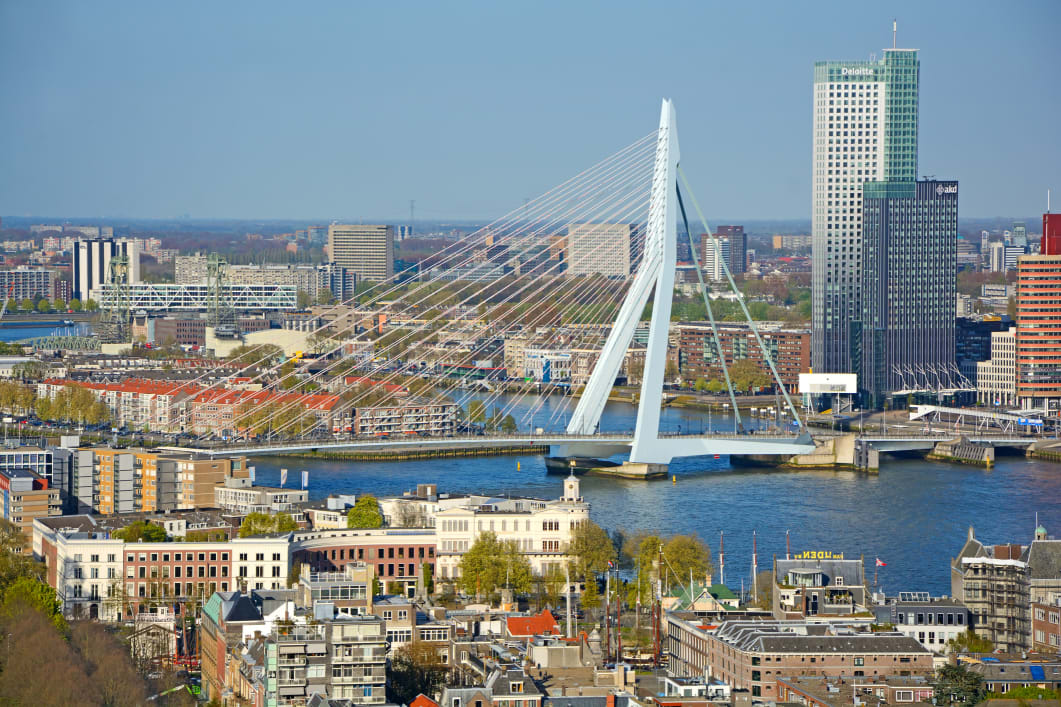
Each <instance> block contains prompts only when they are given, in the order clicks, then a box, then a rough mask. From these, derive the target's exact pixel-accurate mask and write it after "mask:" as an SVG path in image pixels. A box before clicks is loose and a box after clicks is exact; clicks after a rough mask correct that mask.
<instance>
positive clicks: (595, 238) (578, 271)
mask: <svg viewBox="0 0 1061 707" xmlns="http://www.w3.org/2000/svg"><path fill="white" fill-rule="evenodd" d="M597 273H599V274H601V275H604V276H605V277H627V276H629V275H630V224H627V223H572V224H569V225H568V227H567V274H568V275H592V274H597Z"/></svg>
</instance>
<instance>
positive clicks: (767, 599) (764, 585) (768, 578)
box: [752, 570, 774, 611]
mask: <svg viewBox="0 0 1061 707" xmlns="http://www.w3.org/2000/svg"><path fill="white" fill-rule="evenodd" d="M755 584H756V587H755V590H756V593H755V596H754V597H752V603H753V604H755V605H756V606H757V607H759V608H760V609H764V610H766V611H770V610H771V609H772V608H773V606H774V573H773V572H772V571H770V570H766V571H765V572H760V573H759V574H758V575H757V576H756V580H755Z"/></svg>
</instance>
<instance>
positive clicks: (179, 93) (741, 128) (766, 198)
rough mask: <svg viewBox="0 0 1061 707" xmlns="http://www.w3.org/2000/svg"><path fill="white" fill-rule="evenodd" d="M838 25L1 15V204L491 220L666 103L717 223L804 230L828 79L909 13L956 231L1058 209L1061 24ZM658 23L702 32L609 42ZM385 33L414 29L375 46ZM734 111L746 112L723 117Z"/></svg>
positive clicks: (799, 19)
mask: <svg viewBox="0 0 1061 707" xmlns="http://www.w3.org/2000/svg"><path fill="white" fill-rule="evenodd" d="M839 7H840V6H839V5H837V6H830V7H826V8H815V10H814V11H813V12H807V11H805V10H804V9H803V8H795V7H789V6H786V5H780V4H771V3H767V4H765V5H764V6H762V7H760V8H754V9H748V8H721V7H713V6H712V7H706V8H701V7H690V6H686V5H683V4H671V5H668V6H667V7H666V8H664V10H663V11H662V12H661V13H659V15H648V14H647V11H640V10H638V9H636V8H634V7H633V6H629V5H621V6H618V7H616V8H614V12H609V13H599V12H595V11H593V10H592V9H591V8H589V7H575V8H571V9H569V10H568V11H567V12H566V13H565V14H564V15H562V16H560V17H562V19H563V20H564V22H562V23H560V24H558V23H557V22H556V21H555V19H556V18H557V17H558V16H559V15H558V13H557V12H555V11H554V12H539V13H537V14H534V13H520V12H519V11H518V9H515V8H505V9H501V8H496V7H490V6H474V5H465V6H462V7H459V8H453V9H449V10H447V11H446V16H444V17H435V16H434V15H435V13H438V12H440V10H439V9H437V8H431V7H424V8H421V9H420V10H419V11H418V13H417V14H416V15H415V16H412V19H415V20H416V21H411V19H410V17H409V16H404V15H400V14H398V13H397V12H395V11H393V10H391V9H388V8H369V7H361V6H357V7H353V6H338V5H336V6H326V7H325V9H324V10H323V11H322V12H320V13H318V15H315V16H313V17H301V16H295V14H296V13H291V15H290V16H289V15H288V14H287V11H285V10H284V9H283V8H280V7H279V6H277V7H274V8H270V11H269V12H261V13H256V14H253V15H252V14H250V13H246V12H241V11H240V9H239V8H233V7H229V8H221V9H218V10H216V12H215V13H214V15H212V22H211V23H210V24H209V25H200V24H199V22H198V20H197V16H196V15H195V13H189V12H181V11H173V10H159V9H157V8H155V9H145V8H138V7H135V6H131V7H122V8H121V12H119V6H117V5H104V6H102V9H100V7H99V6H93V8H92V10H87V9H86V8H82V7H79V6H77V5H73V4H69V5H68V4H58V5H45V6H43V7H41V6H27V5H22V6H19V5H14V6H5V7H4V8H3V9H2V10H0V13H2V15H0V16H2V17H3V20H4V21H3V22H2V23H0V26H2V27H6V28H16V27H17V28H19V32H18V33H15V32H11V36H6V37H4V42H2V45H3V49H0V51H2V52H3V56H4V61H2V62H0V65H3V66H6V67H15V66H17V67H19V68H20V71H18V72H15V71H10V72H6V73H4V74H0V83H2V85H4V87H5V88H6V89H7V91H6V95H7V98H8V100H9V103H11V104H12V105H16V106H20V107H21V110H18V111H16V112H15V114H14V115H13V117H12V122H11V127H10V128H9V130H7V131H5V133H4V142H3V143H2V144H0V148H2V149H4V152H5V154H6V155H8V164H7V167H8V168H7V169H6V170H4V172H3V174H2V175H0V194H2V195H3V196H2V197H0V212H2V213H4V214H5V215H11V216H30V215H39V216H45V215H57V214H58V215H69V216H74V215H80V216H82V217H86V218H92V217H95V218H106V217H114V218H168V217H172V216H173V215H174V214H189V215H191V216H192V218H201V219H217V218H225V219H228V218H232V219H246V218H259V219H268V220H272V219H314V220H332V219H336V220H346V221H355V222H356V220H357V219H358V218H365V219H381V220H387V221H395V220H399V219H402V220H404V219H405V217H406V216H407V214H408V211H409V200H410V199H415V200H416V213H417V216H418V218H423V219H427V220H448V219H479V218H490V217H493V216H496V215H499V214H501V213H505V212H507V211H509V210H511V209H513V208H515V207H517V206H518V205H519V203H520V202H521V201H522V200H523V199H524V198H526V197H530V196H534V195H535V194H538V193H541V192H543V191H545V190H547V189H549V188H550V187H551V186H553V185H554V184H556V183H558V182H560V181H562V180H564V179H566V178H567V177H569V176H570V175H571V174H574V173H575V172H577V171H579V170H581V169H583V168H584V167H586V166H588V165H589V164H592V163H593V162H595V161H597V160H599V159H601V158H603V157H604V156H606V155H608V154H610V153H612V152H614V151H615V150H617V149H620V148H621V147H622V146H623V145H625V144H628V143H629V141H630V139H631V136H634V135H638V134H641V132H639V131H642V130H643V129H644V128H645V127H646V126H650V125H651V120H652V114H653V112H654V106H655V105H656V103H657V101H658V100H659V97H660V96H661V95H667V96H670V97H672V98H673V99H674V100H675V101H676V105H677V106H678V109H679V112H680V114H681V115H682V116H683V121H684V122H683V125H684V126H686V127H685V129H684V130H683V134H684V135H685V144H684V145H683V156H684V157H685V160H684V163H683V164H684V167H685V170H686V171H687V172H688V173H689V175H690V177H691V178H692V180H693V183H694V185H696V186H697V188H698V189H699V190H700V191H701V192H702V193H703V196H702V197H701V198H703V199H704V201H705V202H706V204H705V205H706V206H707V209H708V212H709V217H711V218H714V214H716V213H717V214H718V218H719V219H720V220H731V221H732V220H737V218H743V219H744V220H750V219H753V218H754V219H762V220H770V219H793V218H794V219H799V218H809V216H810V214H809V213H808V207H807V201H808V199H807V196H809V195H810V192H811V188H810V187H811V176H812V175H811V170H810V169H808V165H807V163H808V160H807V158H808V156H810V154H811V145H810V144H809V142H808V140H807V139H806V135H807V132H808V131H809V127H810V124H811V117H812V106H811V96H810V95H809V92H808V91H807V90H806V85H807V82H808V80H809V77H810V76H811V74H812V72H813V64H814V62H815V61H820V60H831V59H851V60H858V59H862V60H865V59H868V58H869V56H868V55H867V53H869V52H873V53H876V54H877V56H878V57H879V56H880V54H881V51H882V49H884V48H885V47H888V46H890V44H891V22H892V19H893V17H896V18H898V22H899V31H898V46H900V47H916V48H918V49H919V50H920V54H921V58H922V60H923V66H924V67H925V69H924V70H923V75H922V77H921V80H922V84H923V88H924V91H923V95H924V96H925V99H924V101H923V104H922V106H921V126H922V127H921V137H922V146H923V147H922V150H921V159H920V164H919V168H920V171H921V172H923V173H926V174H934V175H936V176H937V177H938V178H941V179H958V180H960V181H962V183H963V196H964V197H965V199H964V200H963V207H962V213H963V216H964V217H992V216H1002V217H1005V216H1020V215H1028V214H1034V213H1036V212H1041V211H1042V210H1043V209H1044V207H1045V196H1046V190H1047V189H1048V188H1050V187H1051V186H1056V183H1058V182H1059V181H1061V180H1057V176H1058V175H1057V166H1056V163H1055V162H1051V161H1050V160H1048V159H1043V158H1042V156H1043V155H1049V154H1056V153H1057V151H1058V147H1059V145H1058V136H1057V133H1056V131H1055V130H1052V129H1051V128H1050V124H1049V119H1050V116H1051V115H1056V113H1057V108H1058V98H1057V96H1056V94H1055V93H1052V92H1049V91H1041V90H1037V87H1038V86H1042V85H1046V82H1048V81H1049V78H1050V77H1049V67H1050V66H1052V65H1056V63H1057V62H1056V49H1054V48H1053V46H1052V44H1051V43H1050V41H1049V34H1048V33H1049V28H1050V27H1051V26H1056V22H1051V21H1050V17H1051V16H1053V17H1056V16H1057V15H1058V13H1059V10H1058V7H1057V6H1056V5H1054V4H1051V3H1022V4H1020V5H1017V6H1016V10H1017V11H1014V7H1007V8H999V7H995V6H991V5H987V4H977V5H974V6H972V7H970V6H969V5H967V4H962V5H958V4H936V5H932V6H930V7H927V8H925V7H921V6H917V5H914V4H901V5H898V6H890V7H888V8H885V9H879V10H877V9H874V8H854V9H851V8H845V9H844V11H843V12H837V11H836V10H837V9H838V8H839ZM764 9H767V10H768V11H769V16H770V17H771V18H772V21H771V22H768V23H762V22H761V18H762V16H763V10H764ZM517 15H518V17H517ZM667 17H675V18H677V17H685V18H686V20H685V21H683V22H681V23H673V25H667V26H666V29H667V30H668V31H670V32H671V34H670V35H668V36H669V37H670V40H671V41H666V40H661V41H659V42H650V43H633V44H632V43H629V42H618V43H616V42H610V41H609V42H605V41H603V39H602V40H596V39H594V35H593V32H596V34H597V35H599V36H600V37H602V38H603V37H609V36H615V35H616V34H617V33H619V34H621V33H623V32H631V31H633V29H634V28H635V27H637V28H640V27H642V26H645V25H644V23H645V22H646V21H652V22H655V23H659V22H661V20H662V19H665V18H667ZM514 19H519V21H520V22H521V23H523V24H524V27H523V31H524V33H525V36H531V37H541V38H542V39H541V41H539V42H537V43H534V44H531V45H529V46H528V47H527V49H526V51H522V52H521V51H514V50H513V49H512V46H511V43H510V42H508V41H501V37H503V36H504V35H505V33H504V32H498V31H495V29H494V28H495V27H496V28H501V27H507V26H508V25H509V23H510V22H512V21H513V20H514ZM372 26H378V27H385V28H386V27H392V28H393V27H397V28H400V29H401V30H402V32H403V33H402V34H399V35H397V36H396V35H394V34H393V33H387V32H382V33H375V34H374V33H371V32H364V31H362V30H361V29H360V28H362V27H372ZM649 26H651V25H649ZM450 27H452V28H453V32H454V34H453V35H452V36H450V35H447V34H446V29H447V28H450ZM724 27H728V28H729V29H727V30H725V31H716V30H718V29H720V28H724ZM45 29H46V30H47V32H48V34H47V42H46V45H47V46H48V50H47V51H41V50H40V47H41V46H43V45H42V44H41V40H42V39H43V38H44V37H45V35H44V34H43V32H44V31H45ZM163 29H165V30H167V31H163ZM590 30H592V32H590V34H589V35H587V31H590ZM0 32H3V30H0ZM300 36H301V37H303V38H305V42H306V44H305V48H306V50H305V51H296V49H297V46H298V42H297V37H300ZM587 36H588V37H589V38H588V39H587ZM704 37H707V38H709V39H710V40H711V41H710V42H708V43H706V44H704V43H703V39H704ZM742 37H755V38H756V44H755V45H747V44H743V43H741V41H740V39H739V38H742ZM576 38H578V40H579V41H578V42H575V41H574V40H575V39H576ZM472 39H474V40H477V41H469V40H472ZM349 43H353V46H354V47H355V48H354V50H353V51H350V52H344V51H343V47H344V46H347V45H348V44H349ZM187 47H195V49H196V51H195V52H193V53H189V52H188V51H187V50H186V48H187ZM292 47H294V49H293V48H292ZM619 47H621V49H620V48H619ZM694 47H695V49H694ZM734 57H738V58H739V60H734ZM704 66H707V67H712V68H717V70H714V71H703V70H702V69H701V67H704ZM572 69H573V70H572ZM45 86H47V87H48V90H47V91H44V90H43V87H45ZM344 86H349V88H348V89H344V88H343V87H344ZM748 86H758V87H760V88H759V89H758V90H754V91H749V90H747V87H748ZM730 95H739V96H740V99H741V102H740V103H739V104H737V105H736V107H735V108H730V109H720V105H725V104H724V103H719V102H718V101H719V100H720V97H721V100H722V101H725V97H726V96H730ZM978 96H1005V97H1006V98H1005V99H1004V100H997V101H994V102H991V103H984V102H983V101H982V100H981V99H979V98H978ZM1014 96H1020V98H1015V97H1014ZM366 106H367V107H368V108H369V109H368V110H366ZM973 146H975V149H971V148H972V147H973ZM59 166H64V167H59ZM919 176H922V175H919ZM720 209H722V210H724V212H720Z"/></svg>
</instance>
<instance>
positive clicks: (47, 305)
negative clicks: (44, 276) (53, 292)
mask: <svg viewBox="0 0 1061 707" xmlns="http://www.w3.org/2000/svg"><path fill="white" fill-rule="evenodd" d="M37 311H38V312H40V313H41V314H47V313H48V312H50V311H52V303H51V302H49V301H48V300H47V299H46V298H44V297H41V298H40V299H39V300H38V301H37Z"/></svg>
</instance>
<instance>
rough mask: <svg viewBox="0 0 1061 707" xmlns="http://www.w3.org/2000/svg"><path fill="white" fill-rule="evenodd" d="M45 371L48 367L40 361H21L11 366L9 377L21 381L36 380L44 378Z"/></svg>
mask: <svg viewBox="0 0 1061 707" xmlns="http://www.w3.org/2000/svg"><path fill="white" fill-rule="evenodd" d="M47 371H48V367H47V366H45V365H44V363H43V362H41V361H23V362H22V363H18V364H15V365H14V366H13V367H12V368H11V377H12V378H17V379H19V380H23V381H26V380H33V381H37V380H40V379H41V378H44V375H45V373H47Z"/></svg>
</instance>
